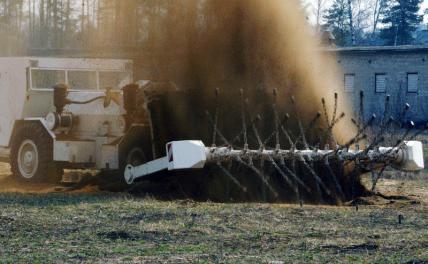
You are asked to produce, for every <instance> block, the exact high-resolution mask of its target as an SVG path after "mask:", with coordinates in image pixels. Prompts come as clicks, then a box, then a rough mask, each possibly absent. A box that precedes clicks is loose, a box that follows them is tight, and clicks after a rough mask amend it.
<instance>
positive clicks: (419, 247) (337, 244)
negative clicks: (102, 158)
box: [0, 164, 428, 263]
mask: <svg viewBox="0 0 428 264" xmlns="http://www.w3.org/2000/svg"><path fill="white" fill-rule="evenodd" d="M2 184H3V186H0V190H1V191H2V193H1V194H0V245H1V247H0V256H1V260H0V262H3V263H29V262H31V263H52V262H55V263H117V262H123V263H189V262H190V263H192V262H193V263H275V262H274V261H282V262H284V263H308V262H309V263H311V262H312V263H314V262H315V263H327V262H328V263H344V262H345V263H346V262H348V263H349V262H353V263H354V262H357V263H373V262H376V263H413V262H414V263H423V261H425V262H427V261H428V250H427V249H428V179H427V178H424V177H420V178H418V179H413V180H406V181H402V180H382V181H381V182H380V183H379V190H380V191H381V193H382V195H380V196H374V197H369V198H362V199H360V200H359V201H355V203H357V204H359V205H358V210H357V206H355V205H353V206H341V207H333V206H314V205H304V206H303V207H302V208H301V207H300V206H296V205H287V204H218V203H210V202H206V203H196V202H193V201H187V200H186V201H158V200H155V199H152V198H150V197H146V198H136V197H133V196H130V195H128V194H117V193H116V194H112V193H100V192H96V190H95V189H89V190H87V189H84V190H80V191H77V192H76V191H75V192H71V193H70V192H55V187H54V186H48V185H34V186H25V187H24V188H22V186H20V185H16V184H15V185H14V183H13V182H11V181H10V178H9V177H8V166H7V165H5V164H0V185H2ZM8 184H9V185H8ZM18 187H19V188H18ZM355 203H353V204H355ZM399 215H401V216H402V217H401V218H402V223H401V224H399V221H398V219H399ZM418 261H419V262H418ZM276 263H280V262H276Z"/></svg>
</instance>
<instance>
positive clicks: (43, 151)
mask: <svg viewBox="0 0 428 264" xmlns="http://www.w3.org/2000/svg"><path fill="white" fill-rule="evenodd" d="M11 170H12V174H13V176H14V177H15V179H17V180H20V181H25V182H55V183H57V182H59V180H60V176H61V175H58V171H57V169H56V167H55V163H54V162H53V140H52V138H51V137H50V136H49V134H48V133H47V132H46V131H45V129H44V128H43V127H42V126H40V125H39V124H37V123H25V124H23V125H22V126H21V127H20V128H19V130H18V132H17V133H16V134H15V135H14V138H13V140H12V143H11Z"/></svg>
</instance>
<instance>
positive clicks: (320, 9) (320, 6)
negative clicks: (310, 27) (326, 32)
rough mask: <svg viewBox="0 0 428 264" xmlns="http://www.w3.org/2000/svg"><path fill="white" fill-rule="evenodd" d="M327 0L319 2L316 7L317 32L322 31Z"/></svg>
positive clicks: (319, 0) (318, 0)
mask: <svg viewBox="0 0 428 264" xmlns="http://www.w3.org/2000/svg"><path fill="white" fill-rule="evenodd" d="M325 3H326V0H317V3H316V7H315V14H316V23H317V24H316V28H317V31H319V30H320V26H321V19H322V17H323V13H324V8H325Z"/></svg>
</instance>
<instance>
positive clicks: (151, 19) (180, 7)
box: [0, 0, 205, 56]
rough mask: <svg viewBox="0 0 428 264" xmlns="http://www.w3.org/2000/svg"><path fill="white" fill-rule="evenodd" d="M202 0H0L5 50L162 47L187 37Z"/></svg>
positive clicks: (0, 29) (9, 52)
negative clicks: (184, 35) (185, 30)
mask: <svg viewBox="0 0 428 264" xmlns="http://www.w3.org/2000/svg"><path fill="white" fill-rule="evenodd" d="M203 2H205V1H199V0H179V1H174V0H172V1H171V0H0V36H1V39H2V41H1V42H0V54H1V55H3V56H4V55H16V54H25V53H26V52H27V51H28V50H37V49H45V50H46V49H49V50H57V49H85V50H86V49H87V50H100V49H101V50H118V49H123V50H131V49H133V48H138V49H141V48H142V47H150V46H153V45H160V44H162V43H164V42H170V41H175V40H176V39H177V38H182V37H183V33H185V32H184V29H185V28H188V26H189V25H188V23H197V19H195V18H198V19H199V17H200V14H197V12H201V11H202V10H201V8H202V5H203ZM172 25H173V26H172ZM180 29H182V30H180Z"/></svg>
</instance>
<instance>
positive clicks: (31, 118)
mask: <svg viewBox="0 0 428 264" xmlns="http://www.w3.org/2000/svg"><path fill="white" fill-rule="evenodd" d="M161 86H162V87H161ZM165 86H168V87H167V88H165ZM168 90H172V91H175V90H177V88H176V87H175V86H174V85H172V84H169V85H168V84H166V85H165V84H163V85H157V84H156V83H153V82H148V81H138V82H135V81H134V80H133V63H132V61H129V60H111V59H76V58H70V59H68V58H34V57H26V58H24V57H22V58H12V57H9V58H0V157H1V159H2V160H4V161H8V162H10V164H11V170H12V174H13V177H15V178H16V179H17V180H19V181H22V182H23V184H25V182H40V181H53V182H60V181H61V178H62V176H63V171H64V169H94V170H99V171H101V172H111V173H114V174H116V175H118V177H119V178H120V179H122V181H123V182H126V183H127V184H133V183H134V182H136V181H138V180H144V179H145V178H147V177H150V176H153V175H156V173H158V172H162V171H182V170H196V169H198V170H201V169H203V168H204V167H206V166H207V165H209V164H214V165H218V166H220V168H221V171H222V172H223V173H224V174H228V175H229V174H230V173H229V172H228V170H227V168H226V167H227V166H223V165H222V164H224V163H227V162H230V161H233V162H237V163H239V164H241V165H242V166H244V167H248V168H249V169H250V170H252V171H253V172H254V173H255V174H256V175H258V176H260V177H261V178H262V179H264V178H263V177H262V175H263V174H264V172H263V171H262V170H261V169H260V168H257V166H256V165H255V164H259V161H265V162H268V163H269V164H271V165H272V166H271V167H272V168H273V169H274V170H276V171H277V172H278V173H279V174H280V175H281V176H283V178H284V179H285V182H286V183H289V184H290V185H293V184H297V185H298V186H300V188H305V186H306V185H305V182H302V180H301V179H300V178H299V175H298V172H296V171H295V170H293V168H292V166H291V165H290V166H287V164H293V162H298V163H299V164H301V166H303V167H307V168H308V173H309V174H313V175H312V176H313V178H314V181H315V182H316V183H317V186H318V188H325V186H324V183H323V181H322V180H321V179H319V177H318V176H317V175H316V173H315V172H314V170H312V169H311V164H314V163H317V162H318V163H319V164H328V163H329V162H332V160H339V161H341V162H354V163H357V164H358V165H359V166H364V167H365V168H367V170H368V171H372V170H382V169H383V167H384V166H386V165H388V166H390V167H393V168H395V169H398V170H404V171H419V170H422V169H423V168H424V157H423V146H422V143H421V142H419V141H415V140H413V138H410V140H406V139H403V140H399V141H398V142H397V143H396V144H392V145H390V146H381V144H380V143H381V142H382V141H381V140H378V141H377V143H374V144H372V145H369V146H367V147H366V148H358V147H355V145H356V144H355V143H356V142H357V141H358V140H362V139H363V138H364V137H365V133H366V132H365V128H366V124H364V123H362V124H359V125H358V135H357V136H356V137H355V138H354V140H352V141H351V142H348V143H347V144H342V145H340V146H339V145H337V146H335V147H331V145H330V146H326V147H320V146H309V145H308V144H307V142H306V139H305V135H304V133H303V134H301V135H300V136H298V137H297V139H296V140H292V139H290V135H289V134H290V133H288V132H287V128H286V127H285V125H284V122H283V121H282V119H281V117H279V114H278V113H275V112H274V117H275V118H274V119H273V121H272V126H273V127H274V129H273V130H274V132H273V133H272V135H271V137H270V138H271V139H272V141H273V142H274V143H276V144H273V147H270V148H269V147H268V146H267V144H266V143H265V141H264V140H263V139H261V138H260V136H259V135H258V133H257V129H256V128H255V125H254V122H253V121H252V120H249V118H248V117H247V120H245V114H244V116H243V120H240V123H242V124H243V126H242V131H241V133H240V135H241V136H242V137H243V138H244V140H243V143H244V144H243V147H241V148H235V147H234V146H233V142H230V141H228V140H227V139H226V138H225V137H224V136H223V134H222V133H221V131H220V130H219V128H218V126H217V123H218V117H217V115H213V116H210V115H209V116H208V119H209V120H211V125H212V127H213V137H214V142H213V144H207V142H203V141H202V140H201V138H189V139H188V140H187V139H183V138H180V140H178V139H175V140H171V141H170V142H164V144H165V145H163V148H164V149H163V150H162V151H159V150H156V147H155V146H154V145H155V144H153V142H154V141H156V138H157V134H156V130H155V129H153V124H152V123H153V122H152V120H151V113H150V109H149V108H148V107H147V105H148V102H150V100H152V98H153V97H154V96H156V94H158V93H162V92H163V91H168ZM243 105H245V103H243ZM243 111H244V110H243ZM216 112H217V111H216ZM318 116H319V115H318ZM336 119H339V118H336ZM336 121H337V120H335V119H334V118H333V120H331V122H332V124H331V126H330V125H329V126H328V130H329V131H331V127H332V125H333V124H334V123H335V122H336ZM368 122H369V121H367V123H368ZM371 122H372V121H371ZM391 122H393V121H390V123H391ZM386 123H388V122H386ZM300 125H301V124H299V126H300ZM247 130H248V131H247ZM249 131H252V132H254V135H255V136H253V139H254V140H255V142H256V143H258V146H257V148H251V147H249V144H248V141H247V133H249ZM280 134H281V135H282V136H285V138H286V140H288V141H289V144H288V143H287V146H288V148H287V149H284V148H283V147H282V145H281V144H280V140H279V136H280ZM215 138H217V140H216V139H215ZM218 139H219V140H218ZM216 141H217V144H216ZM218 141H221V144H218ZM283 145H285V144H283ZM230 177H231V179H232V180H233V181H234V182H235V183H236V184H237V185H239V184H240V183H239V182H237V180H236V178H235V177H234V176H233V175H231V174H230ZM263 181H264V182H265V183H266V184H267V185H268V184H269V183H268V182H266V181H265V180H263Z"/></svg>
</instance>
